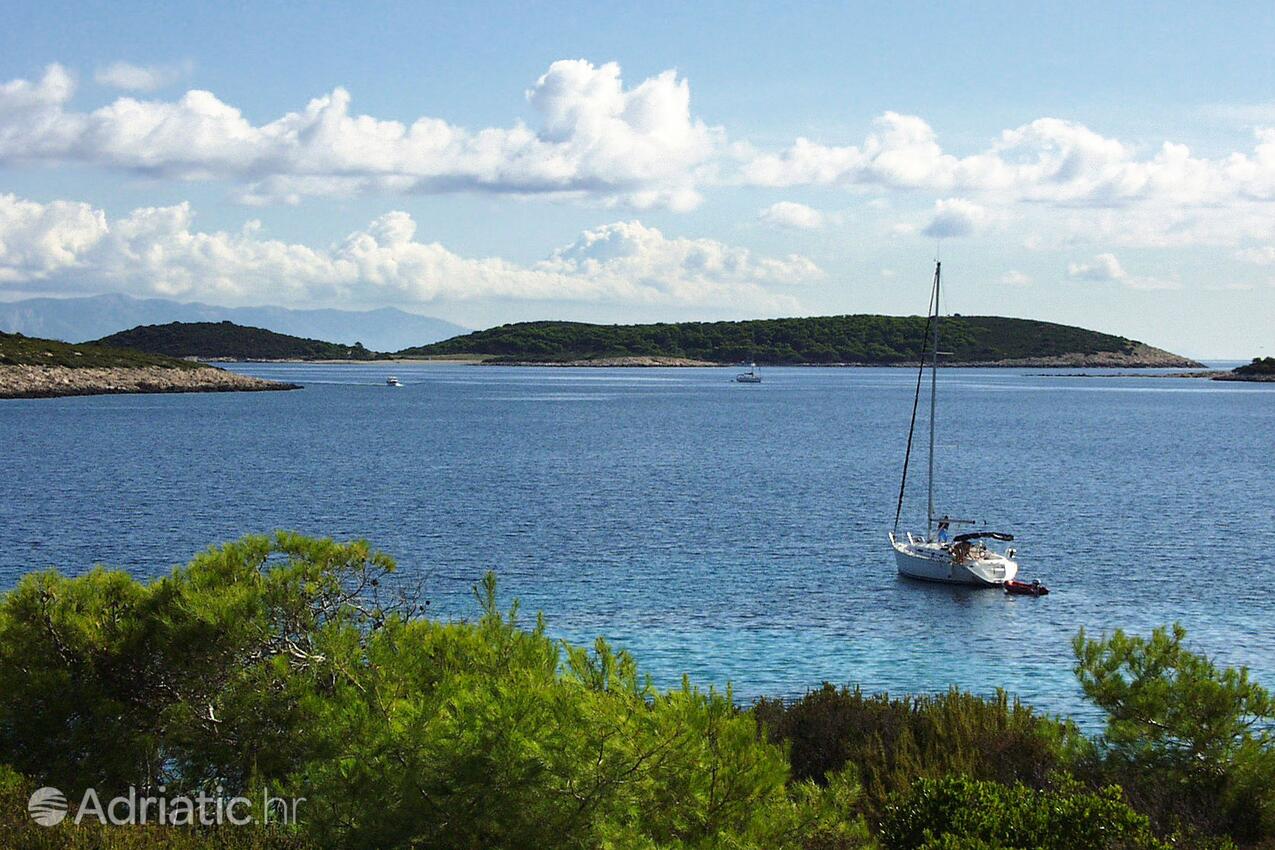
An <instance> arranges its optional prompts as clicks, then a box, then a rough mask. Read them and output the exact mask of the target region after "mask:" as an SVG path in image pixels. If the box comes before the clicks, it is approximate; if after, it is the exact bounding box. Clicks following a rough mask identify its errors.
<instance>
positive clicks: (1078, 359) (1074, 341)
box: [396, 315, 1201, 368]
mask: <svg viewBox="0 0 1275 850" xmlns="http://www.w3.org/2000/svg"><path fill="white" fill-rule="evenodd" d="M942 334H943V337H942V338H943V343H942V348H943V351H944V353H945V358H944V364H945V365H951V366H1029V367H1052V366H1070V367H1076V366H1081V367H1123V368H1135V367H1136V368H1143V367H1161V368H1199V367H1200V366H1201V364H1200V363H1198V362H1196V361H1194V360H1191V359H1190V358H1187V357H1182V356H1180V355H1177V354H1172V353H1170V352H1167V351H1163V350H1161V349H1158V348H1153V347H1152V346H1150V345H1147V344H1145V343H1142V342H1138V341H1137V340H1131V339H1126V338H1125V337H1120V336H1113V335H1110V334H1104V333H1099V332H1097V331H1090V330H1085V329H1084V328H1077V327H1072V326H1068V325H1059V324H1054V323H1052V322H1040V321H1035V320H1031V319H1011V318H1004V317H1000V316H945V317H944V318H943V319H942ZM925 336H926V318H925V317H924V316H877V315H847V316H817V317H810V318H796V319H757V320H751V321H739V322H678V323H668V324H666V323H658V324H643V325H596V324H587V323H583V322H554V321H544V322H520V323H516V324H508V325H501V326H499V327H495V328H490V329H488V330H484V331H475V332H473V333H468V334H462V335H460V336H456V337H452V338H451V339H448V340H444V341H442V342H437V343H433V344H430V345H422V346H418V347H415V348H408V349H404V350H403V351H400V352H398V353H397V355H396V356H397V357H404V358H413V357H418V358H435V357H462V356H463V357H469V358H472V359H474V360H479V361H482V362H484V363H489V364H503V365H572V366H575V365H608V366H609V365H625V364H633V365H639V364H640V365H679V364H680V365H722V364H731V363H741V362H749V361H756V362H758V363H762V364H765V365H811V366H831V365H842V366H898V365H907V364H914V363H916V362H917V360H918V357H919V356H920V353H921V350H922V340H923V339H924V338H925Z"/></svg>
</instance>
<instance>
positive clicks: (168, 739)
mask: <svg viewBox="0 0 1275 850" xmlns="http://www.w3.org/2000/svg"><path fill="white" fill-rule="evenodd" d="M69 566H71V568H72V573H73V575H68V574H64V573H61V572H58V571H55V570H45V571H40V572H32V573H29V574H27V575H26V576H24V577H22V578H21V579H20V580H18V581H17V582H16V584H15V585H14V586H13V587H12V588H11V589H10V590H9V591H8V592H7V593H4V594H3V595H0V847H5V848H34V850H143V848H146V850H368V848H376V850H419V849H420V848H456V850H463V849H464V848H473V850H477V848H483V850H522V848H537V850H594V849H595V848H599V849H600V848H613V850H638V848H642V850H725V849H726V848H732V849H733V850H1014V848H1017V849H1018V850H1029V848H1030V850H1234V848H1236V847H1237V846H1238V847H1243V848H1254V850H1257V848H1269V847H1271V846H1272V841H1275V733H1273V732H1272V728H1273V725H1272V724H1275V699H1273V698H1272V696H1271V694H1270V692H1269V691H1267V690H1265V689H1264V688H1262V687H1261V686H1260V685H1259V684H1257V683H1256V682H1254V681H1252V680H1251V679H1250V678H1249V676H1248V673H1247V671H1245V670H1242V669H1231V668H1225V667H1220V666H1217V665H1215V663H1214V662H1213V661H1212V660H1211V659H1209V658H1208V657H1207V656H1206V655H1203V654H1201V653H1198V652H1195V651H1192V649H1191V648H1190V646H1189V643H1188V639H1187V634H1186V632H1185V631H1184V630H1183V629H1182V628H1181V627H1178V626H1172V627H1165V628H1158V629H1155V630H1154V631H1153V632H1152V633H1151V634H1149V635H1132V634H1125V633H1123V632H1121V631H1116V632H1114V633H1111V634H1107V635H1101V636H1093V635H1088V634H1086V633H1085V632H1084V631H1083V630H1081V631H1079V632H1078V633H1077V634H1076V636H1075V639H1074V641H1073V654H1072V657H1071V659H1069V660H1064V659H1057V660H1056V662H1051V663H1064V664H1070V665H1073V666H1074V670H1075V674H1076V677H1077V683H1078V685H1079V687H1080V689H1081V690H1082V691H1083V692H1084V694H1085V696H1086V697H1087V698H1088V699H1089V700H1090V701H1091V703H1092V704H1093V706H1094V708H1095V709H1096V710H1097V711H1098V712H1099V713H1100V715H1101V717H1102V718H1104V719H1105V724H1104V727H1103V729H1102V734H1086V733H1085V732H1084V731H1082V730H1081V729H1080V728H1079V727H1078V726H1077V725H1076V724H1074V723H1072V722H1071V721H1069V720H1066V719H1060V718H1054V717H1051V716H1049V715H1047V714H1043V713H1041V712H1039V711H1036V710H1033V709H1032V708H1031V707H1029V706H1027V705H1025V704H1023V703H1021V702H1019V701H1017V700H1015V699H1013V698H1012V697H1011V696H1008V695H1006V694H1004V693H999V694H995V695H986V696H977V695H972V694H967V693H961V692H958V691H955V690H953V691H948V692H946V693H938V694H936V695H926V696H899V695H890V696H887V695H884V694H881V695H872V694H865V693H863V692H861V691H860V690H859V689H857V688H855V687H853V686H848V687H834V686H833V685H827V684H826V685H823V686H816V687H814V688H813V689H812V690H811V691H809V692H808V693H807V694H805V695H804V696H803V697H801V698H799V699H796V700H791V699H789V700H781V699H763V700H759V701H757V702H754V703H751V704H745V705H740V704H737V703H736V702H735V701H734V700H733V699H732V695H731V692H730V691H729V690H727V691H725V692H723V691H720V690H715V689H706V688H703V687H697V686H695V685H694V684H692V683H691V682H690V681H689V680H683V683H682V684H681V685H680V686H677V687H673V688H672V689H669V690H662V689H659V688H656V687H655V686H653V685H652V683H651V681H650V680H649V679H648V678H647V677H645V676H644V675H643V672H642V668H641V667H640V666H639V662H640V659H636V658H634V657H632V656H630V655H629V654H627V653H625V652H622V651H617V650H615V649H613V648H612V647H611V646H609V645H608V644H607V643H606V642H605V641H604V640H601V639H599V640H598V641H597V642H596V643H594V644H593V645H592V646H588V647H586V646H578V645H573V644H569V643H565V642H563V641H559V640H556V639H554V638H553V637H551V636H550V635H549V634H548V633H547V631H546V623H545V621H544V619H543V618H537V617H534V616H530V617H527V616H520V615H519V613H518V607H517V605H516V603H513V604H510V603H509V602H508V601H502V600H501V599H500V598H499V596H498V593H497V584H496V579H495V577H494V576H493V575H491V574H488V576H487V577H486V578H485V579H484V580H483V581H482V582H481V583H480V584H479V586H477V587H476V588H475V601H476V604H475V607H474V611H473V617H472V619H469V620H455V619H447V620H443V619H435V618H432V617H431V616H429V614H428V607H427V605H426V603H425V602H424V601H423V599H422V598H421V596H420V594H419V592H418V591H421V590H423V589H421V588H412V587H410V586H407V585H404V584H402V583H398V582H399V579H397V577H396V575H395V573H394V562H393V561H392V560H391V559H390V558H389V557H387V556H386V555H384V554H381V553H379V552H377V551H376V550H375V549H373V548H372V547H371V546H369V545H368V544H367V543H366V542H363V541H354V542H348V543H340V542H335V541H332V540H321V539H311V538H306V537H302V536H299V535H296V534H291V533H278V534H275V535H273V536H270V537H249V538H245V539H243V540H240V541H238V542H235V543H230V544H227V545H225V546H220V547H217V548H214V549H210V550H208V551H206V552H204V553H203V554H201V555H199V556H197V557H196V558H195V559H194V560H193V561H191V562H190V563H189V564H188V565H186V566H183V567H179V568H175V569H174V570H173V571H172V572H171V573H170V574H168V575H165V576H162V577H159V578H156V579H153V580H150V581H140V580H138V579H137V578H134V577H133V576H131V575H129V574H128V573H127V572H124V571H113V570H107V569H105V568H102V567H98V568H95V569H92V570H90V571H88V572H83V567H84V566H85V565H80V564H76V565H69ZM935 685H936V686H939V685H941V683H938V682H936V683H935ZM1095 731H1096V730H1095ZM37 789H43V795H44V796H38V795H39V793H40V792H39V791H37ZM52 789H57V790H56V791H55V792H54V793H55V795H56V797H57V798H60V799H57V801H56V804H49V803H48V802H47V801H48V799H49V798H48V794H49V791H50V790H52ZM87 789H92V791H93V793H94V794H95V795H96V799H98V800H99V801H100V805H101V806H106V805H107V804H108V802H109V803H111V806H112V808H111V811H113V812H114V811H117V809H116V808H115V806H116V804H115V803H114V802H113V801H114V800H118V799H121V798H125V799H124V802H125V803H127V802H128V801H127V799H126V798H128V797H129V796H130V795H131V796H132V797H133V798H134V799H135V800H136V799H137V798H143V797H146V798H149V799H154V798H156V797H158V798H160V799H173V798H179V799H180V798H184V799H187V800H189V799H191V798H196V797H202V798H205V799H207V800H209V803H210V804H209V805H207V806H205V804H204V803H202V802H201V803H200V810H199V811H200V815H199V819H198V820H196V819H195V814H194V809H193V807H190V806H187V807H178V806H176V805H174V806H172V807H170V808H168V809H167V812H168V814H167V816H166V817H167V819H165V820H162V821H160V820H159V817H164V816H157V815H156V807H155V806H152V808H151V809H150V812H151V820H149V821H148V822H147V825H144V826H136V825H128V826H120V825H112V824H110V823H106V824H103V823H102V822H101V820H99V818H98V817H97V815H96V814H95V811H96V810H95V809H94V808H93V805H92V801H91V800H89V798H88V797H87V796H86V795H87V793H88V791H87ZM238 795H242V797H243V799H244V802H243V803H242V804H239V803H236V802H235V799H232V800H231V803H233V804H234V805H235V806H237V809H236V810H235V814H236V817H238V818H243V817H245V816H250V817H252V818H254V819H255V822H253V823H246V824H244V825H232V824H230V823H226V821H225V819H224V818H223V819H221V820H220V821H216V820H214V817H213V816H214V812H216V811H222V809H220V808H217V809H214V808H213V806H212V805H211V803H212V802H213V801H214V800H215V799H219V800H222V801H223V803H224V801H225V799H226V798H227V797H230V798H238ZM266 796H269V797H271V798H275V799H276V800H280V801H282V802H283V804H284V811H285V813H290V814H292V815H293V817H292V818H291V819H290V820H288V821H287V822H280V821H281V818H280V815H279V812H278V810H277V809H274V807H273V806H272V805H267V804H266V802H265V799H266ZM37 800H40V801H45V803H44V808H43V809H42V810H41V809H39V808H38V807H37V806H36V801H37ZM86 800H89V801H88V802H86ZM289 801H292V802H291V803H289ZM297 801H300V802H297ZM289 805H290V806H291V808H290V809H289V808H288V806H289ZM124 808H125V807H124V806H119V810H124ZM268 810H273V811H274V821H273V823H271V824H270V825H266V824H265V823H264V818H265V812H266V811H268ZM40 811H44V812H46V813H51V814H53V815H54V818H55V820H54V821H53V822H51V823H50V824H49V825H41V824H38V823H36V822H34V821H33V819H32V815H33V814H37V813H39V812H40ZM86 811H87V815H86ZM143 811H145V809H143ZM59 813H61V814H62V817H57V815H58V814H59ZM205 815H207V816H208V820H204V819H203V818H204V816H205ZM103 817H105V815H103ZM240 823H242V821H240ZM219 824H220V825H219Z"/></svg>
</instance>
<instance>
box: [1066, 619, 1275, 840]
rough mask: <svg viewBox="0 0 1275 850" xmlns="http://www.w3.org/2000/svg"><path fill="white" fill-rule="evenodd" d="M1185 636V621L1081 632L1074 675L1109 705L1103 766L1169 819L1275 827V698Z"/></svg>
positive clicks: (1239, 834)
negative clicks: (1136, 631) (1144, 632)
mask: <svg viewBox="0 0 1275 850" xmlns="http://www.w3.org/2000/svg"><path fill="white" fill-rule="evenodd" d="M1185 639H1186V630H1185V629H1183V628H1182V627H1181V626H1180V625H1174V626H1173V627H1172V628H1158V629H1155V630H1154V631H1153V632H1152V633H1151V636H1150V637H1149V638H1142V637H1138V636H1136V635H1127V634H1125V633H1124V632H1123V631H1120V630H1117V631H1115V632H1114V633H1113V634H1111V635H1110V636H1107V637H1104V638H1098V639H1091V638H1089V637H1088V636H1087V635H1086V634H1085V632H1084V631H1083V630H1082V631H1081V632H1080V634H1078V635H1077V636H1076V639H1075V642H1074V649H1075V654H1076V675H1077V677H1078V678H1079V679H1080V684H1081V687H1082V688H1084V691H1085V694H1086V695H1087V696H1088V697H1089V698H1090V699H1091V700H1093V702H1094V703H1096V704H1097V705H1098V706H1099V707H1100V708H1101V709H1102V710H1103V711H1104V712H1106V715H1107V724H1106V733H1105V735H1104V738H1103V745H1104V755H1105V762H1104V764H1103V768H1104V769H1105V770H1106V771H1107V772H1108V774H1109V775H1111V776H1113V777H1115V778H1117V779H1119V780H1121V781H1123V782H1124V783H1125V784H1126V786H1127V787H1129V788H1131V789H1133V793H1134V794H1135V795H1136V796H1137V797H1138V798H1139V799H1140V801H1141V802H1142V804H1143V806H1144V807H1145V808H1146V809H1147V810H1149V811H1151V812H1153V813H1154V814H1155V816H1156V818H1157V820H1158V821H1159V822H1160V823H1161V824H1162V825H1163V826H1164V827H1165V828H1168V827H1178V826H1181V827H1186V828H1202V829H1205V830H1207V831H1211V832H1215V833H1225V834H1229V835H1232V836H1234V837H1236V838H1237V839H1239V840H1241V841H1254V840H1258V839H1260V838H1263V837H1275V732H1273V729H1275V701H1273V700H1272V697H1271V694H1270V693H1269V692H1268V691H1266V690H1265V689H1264V688H1262V687H1261V686H1260V685H1258V684H1257V683H1256V682H1254V681H1252V680H1251V679H1250V678H1249V675H1248V670H1247V669H1245V668H1239V669H1236V668H1229V667H1228V668H1224V669H1219V668H1218V667H1217V666H1216V665H1215V664H1214V663H1213V662H1212V661H1211V660H1210V659H1209V658H1207V657H1205V656H1203V655H1200V654H1197V653H1194V652H1190V651H1188V650H1187V649H1186V648H1185V647H1184V645H1183V643H1184V641H1185Z"/></svg>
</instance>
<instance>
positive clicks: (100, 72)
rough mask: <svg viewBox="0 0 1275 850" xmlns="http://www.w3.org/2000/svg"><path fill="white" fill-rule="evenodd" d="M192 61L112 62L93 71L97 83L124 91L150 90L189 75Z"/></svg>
mask: <svg viewBox="0 0 1275 850" xmlns="http://www.w3.org/2000/svg"><path fill="white" fill-rule="evenodd" d="M194 67H195V66H194V63H193V62H190V61H186V62H180V63H177V64H174V65H134V64H132V63H131V62H112V63H111V64H110V65H107V66H105V67H103V68H98V69H97V71H95V72H94V73H93V79H94V80H95V81H96V82H97V83H98V85H103V86H110V87H111V88H116V89H124V90H125V91H142V92H151V91H155V90H156V89H161V88H163V87H164V86H169V85H172V84H173V83H176V82H177V81H178V80H181V79H183V78H184V77H188V76H190V73H191V71H193V70H194Z"/></svg>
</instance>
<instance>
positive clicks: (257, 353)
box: [94, 321, 389, 360]
mask: <svg viewBox="0 0 1275 850" xmlns="http://www.w3.org/2000/svg"><path fill="white" fill-rule="evenodd" d="M94 344H95V345H109V346H112V347H116V348H131V349H134V350H137V351H144V352H147V353H149V354H163V355H167V356H169V357H195V358H198V359H200V360H377V359H383V358H386V357H388V356H389V355H386V354H381V353H378V352H375V351H370V350H368V349H366V348H364V347H363V344H362V343H360V342H356V343H354V345H341V344H339V343H335V342H324V341H323V340H318V339H305V338H303V337H299V336H289V335H288V334H281V333H275V332H274V331H270V330H266V329H265V328H253V327H246V326H244V325H237V324H235V323H234V322H228V321H226V322H169V323H168V324H165V325H139V326H138V327H135V328H132V329H130V330H126V331H120V332H119V333H114V334H111V335H110V336H105V337H102V338H101V339H99V340H96V341H95V342H94Z"/></svg>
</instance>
